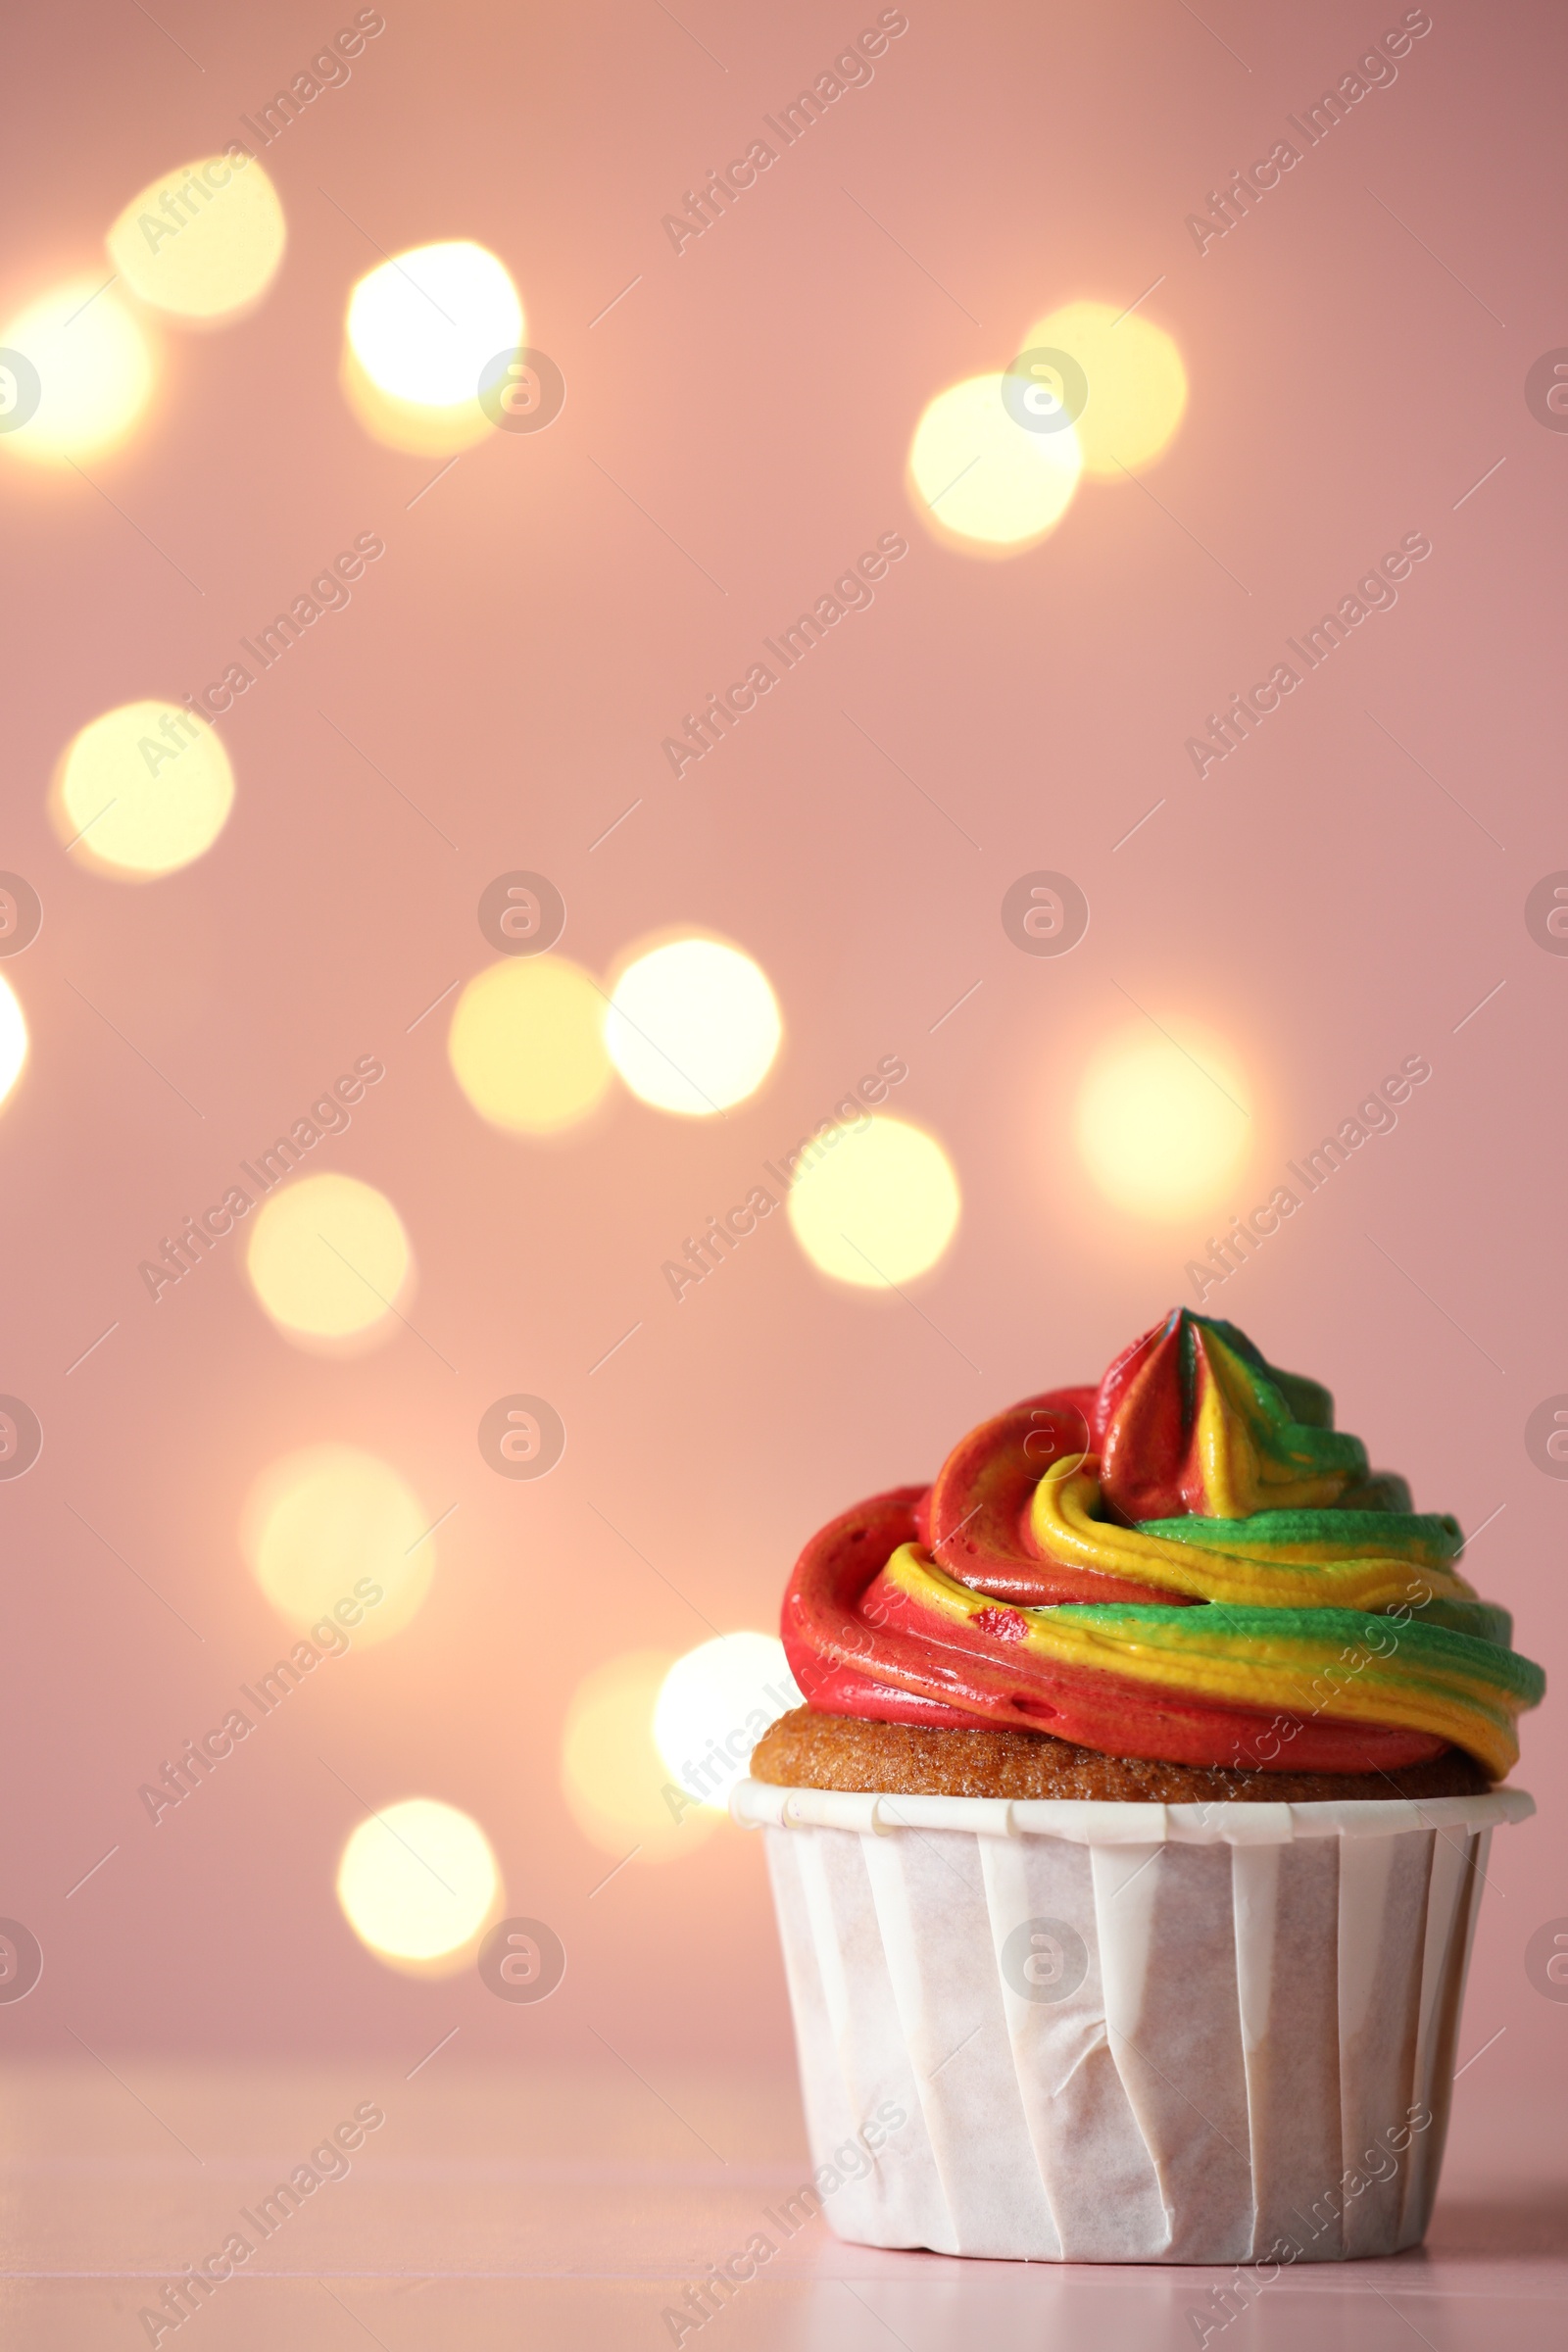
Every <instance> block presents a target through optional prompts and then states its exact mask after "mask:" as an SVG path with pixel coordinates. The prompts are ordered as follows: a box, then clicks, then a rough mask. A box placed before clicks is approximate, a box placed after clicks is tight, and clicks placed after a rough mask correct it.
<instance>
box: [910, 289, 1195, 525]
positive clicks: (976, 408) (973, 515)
mask: <svg viewBox="0 0 1568 2352" xmlns="http://www.w3.org/2000/svg"><path fill="white" fill-rule="evenodd" d="M1186 406H1187V371H1186V369H1185V368H1184V367H1183V366H1182V358H1181V353H1180V352H1179V351H1178V350H1177V348H1176V344H1175V342H1174V341H1173V339H1172V338H1171V336H1170V335H1168V334H1167V333H1166V332H1165V330H1164V328H1163V327H1159V326H1155V325H1154V324H1153V322H1152V320H1151V319H1145V318H1141V317H1139V316H1138V315H1137V313H1136V312H1134V311H1128V310H1125V309H1123V310H1115V309H1113V308H1112V307H1111V305H1110V304H1109V303H1105V302H1069V303H1063V304H1061V305H1060V306H1059V307H1058V308H1057V309H1055V310H1054V311H1051V312H1049V313H1048V314H1047V315H1046V316H1045V317H1044V318H1043V319H1036V321H1035V323H1034V324H1033V325H1032V326H1031V327H1030V328H1029V330H1028V332H1027V334H1026V335H1025V336H1024V339H1023V345H1022V347H1021V349H1020V351H1019V353H1018V355H1017V356H1016V358H1015V360H1014V362H1013V363H1012V365H1011V366H1010V367H1009V368H1008V369H1007V370H1006V372H1005V374H998V375H975V376H970V377H968V378H967V379H966V380H965V381H964V382H962V383H958V384H953V385H950V386H949V388H948V389H947V391H945V392H940V393H938V395H937V397H936V398H935V399H934V400H933V401H932V402H931V403H930V404H929V406H928V407H927V409H926V411H925V414H924V415H923V416H922V417H921V418H920V421H919V424H918V425H917V427H916V429H915V434H914V440H913V442H912V444H911V446H910V450H909V488H910V493H911V496H912V498H913V500H914V503H915V505H916V506H917V508H918V509H919V510H920V511H921V515H922V519H923V520H924V521H925V522H926V523H927V525H928V527H929V528H930V529H931V530H932V532H933V533H934V534H935V536H936V537H938V538H940V539H945V540H947V541H948V542H949V543H950V544H952V545H956V546H958V547H960V548H962V549H963V551H964V552H965V553H966V554H969V555H992V556H1005V555H1016V554H1018V553H1020V552H1022V551H1023V550H1024V549H1025V548H1030V547H1034V546H1037V545H1038V544H1039V542H1040V541H1041V540H1042V539H1044V538H1046V537H1047V536H1048V535H1049V534H1050V533H1051V532H1052V531H1053V530H1054V528H1055V526H1056V524H1057V523H1058V522H1059V521H1060V519H1061V517H1062V515H1064V514H1065V513H1066V511H1067V508H1068V506H1069V505H1070V504H1071V501H1072V497H1073V493H1074V491H1075V490H1076V488H1077V486H1078V481H1079V477H1080V475H1081V474H1082V473H1084V472H1088V473H1089V474H1091V475H1092V476H1095V477H1097V478H1099V479H1101V480H1103V481H1118V482H1119V481H1126V480H1127V479H1128V478H1129V476H1130V475H1132V474H1134V473H1136V472H1138V471H1139V469H1140V468H1141V467H1143V466H1148V465H1150V464H1152V462H1153V461H1154V460H1155V459H1156V458H1158V457H1159V456H1160V455H1161V453H1162V452H1163V451H1164V450H1165V449H1167V448H1168V447H1169V445H1170V443H1171V441H1172V440H1173V439H1174V437H1175V434H1176V430H1177V427H1178V426H1179V424H1180V423H1181V419H1182V415H1183V412H1184V411H1185V409H1186Z"/></svg>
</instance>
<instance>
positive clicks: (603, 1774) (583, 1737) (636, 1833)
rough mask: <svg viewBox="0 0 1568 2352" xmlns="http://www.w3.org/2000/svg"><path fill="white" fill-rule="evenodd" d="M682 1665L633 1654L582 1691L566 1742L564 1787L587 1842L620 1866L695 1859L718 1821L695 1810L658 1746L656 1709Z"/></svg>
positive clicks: (596, 1673)
mask: <svg viewBox="0 0 1568 2352" xmlns="http://www.w3.org/2000/svg"><path fill="white" fill-rule="evenodd" d="M674 1663H675V1661H674V1659H673V1658H672V1657H671V1656H670V1654H669V1652H668V1651H667V1650H662V1649H659V1650H631V1651H629V1652H627V1653H625V1654H624V1655H622V1656H620V1657H618V1658H609V1659H607V1660H606V1661H605V1663H604V1664H603V1665H601V1666H596V1667H595V1668H594V1669H593V1670H592V1672H591V1673H589V1674H588V1675H586V1676H585V1677H584V1678H583V1680H582V1681H581V1682H580V1683H579V1684H578V1686H577V1688H576V1690H575V1691H574V1692H573V1693H572V1697H571V1703H570V1705H569V1706H568V1708H567V1710H566V1721H565V1726H564V1730H563V1732H562V1738H561V1789H562V1793H563V1795H564V1797H565V1800H566V1805H567V1809H568V1810H569V1812H570V1814H571V1817H572V1819H573V1820H574V1821H575V1822H576V1824H577V1827H578V1828H579V1829H580V1830H581V1832H582V1834H583V1836H584V1837H585V1838H587V1839H588V1840H589V1842H590V1843H591V1844H593V1845H596V1846H597V1847H598V1848H599V1850H600V1852H601V1853H605V1854H609V1855H611V1856H612V1858H613V1860H615V1861H616V1862H619V1861H621V1860H623V1859H624V1858H626V1857H628V1856H630V1855H631V1854H632V1853H633V1851H634V1850H635V1854H636V1859H637V1860H638V1861H639V1862H669V1861H673V1860H674V1859H676V1858H677V1857H678V1856H679V1855H681V1854H687V1853H692V1852H694V1851H695V1850H696V1848H697V1846H698V1845H699V1844H700V1843H701V1842H702V1840H703V1839H704V1838H708V1837H710V1836H711V1834H712V1832H713V1830H714V1829H716V1827H717V1826H718V1818H719V1817H718V1815H717V1814H716V1813H714V1812H712V1811H711V1810H710V1809H709V1808H708V1807H706V1806H703V1805H694V1804H692V1803H691V1802H690V1801H689V1799H688V1797H687V1794H686V1791H685V1790H684V1789H682V1788H681V1787H680V1785H679V1782H678V1779H677V1776H676V1774H675V1773H673V1772H671V1771H670V1769H669V1767H668V1766H667V1765H666V1764H665V1762H664V1759H663V1758H662V1755H661V1754H660V1752H659V1749H658V1747H657V1745H656V1744H655V1740H654V1728H653V1727H654V1710H655V1708H656V1707H657V1705H658V1704H659V1698H660V1693H661V1691H662V1689H663V1687H664V1681H665V1678H666V1676H667V1675H668V1673H669V1671H670V1669H671V1667H672V1666H673V1665H674Z"/></svg>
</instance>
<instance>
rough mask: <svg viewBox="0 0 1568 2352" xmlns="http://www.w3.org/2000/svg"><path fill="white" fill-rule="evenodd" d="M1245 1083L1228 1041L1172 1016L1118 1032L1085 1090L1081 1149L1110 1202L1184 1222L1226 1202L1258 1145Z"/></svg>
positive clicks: (1097, 1059) (1092, 1068) (1079, 1121)
mask: <svg viewBox="0 0 1568 2352" xmlns="http://www.w3.org/2000/svg"><path fill="white" fill-rule="evenodd" d="M1250 1108H1251V1106H1250V1101H1249V1095H1248V1088H1247V1083H1246V1080H1245V1078H1244V1076H1243V1074H1242V1071H1241V1070H1240V1068H1239V1067H1238V1064H1237V1057H1236V1055H1235V1054H1233V1053H1232V1052H1231V1050H1230V1048H1229V1047H1228V1046H1227V1045H1226V1044H1225V1042H1224V1041H1223V1039H1221V1038H1218V1037H1215V1036H1214V1035H1213V1034H1212V1033H1211V1032H1209V1031H1207V1030H1206V1029H1202V1028H1201V1027H1199V1026H1197V1025H1196V1024H1194V1023H1193V1022H1190V1021H1187V1020H1184V1019H1182V1018H1180V1017H1177V1016H1171V1015H1168V1014H1165V1013H1163V1012H1162V1013H1161V1015H1160V1025H1159V1027H1157V1028H1156V1027H1155V1026H1154V1024H1153V1023H1152V1021H1141V1022H1139V1023H1138V1024H1137V1025H1136V1026H1131V1027H1128V1028H1125V1029H1120V1030H1117V1031H1116V1032H1115V1033H1114V1034H1113V1035H1112V1036H1110V1037H1109V1038H1107V1039H1106V1040H1105V1042H1104V1044H1103V1046H1102V1047H1101V1048H1100V1050H1099V1052H1098V1053H1097V1054H1095V1056H1094V1059H1093V1060H1092V1061H1091V1063H1090V1065H1089V1067H1088V1069H1087V1070H1086V1072H1085V1074H1084V1078H1083V1082H1082V1085H1081V1087H1080V1089H1079V1094H1078V1103H1077V1112H1076V1121H1075V1125H1076V1132H1077V1140H1078V1150H1079V1152H1080V1153H1081V1154H1082V1157H1083V1160H1084V1164H1085V1166H1086V1167H1087V1168H1088V1170H1089V1173H1090V1175H1091V1176H1092V1177H1093V1178H1094V1180H1095V1182H1096V1184H1098V1185H1099V1187H1100V1189H1101V1191H1102V1192H1103V1194H1104V1195H1105V1196H1106V1198H1107V1200H1110V1201H1114V1202H1115V1204H1116V1206H1117V1207H1118V1208H1123V1209H1126V1210H1128V1211H1129V1212H1130V1213H1131V1214H1132V1215H1134V1216H1139V1217H1152V1218H1177V1217H1185V1216H1188V1215H1190V1214H1191V1213H1192V1212H1193V1211H1194V1210H1195V1209H1200V1208H1205V1207H1208V1206H1210V1205H1212V1204H1216V1203H1218V1202H1219V1201H1220V1200H1221V1198H1222V1197H1223V1195H1224V1194H1225V1192H1226V1190H1227V1188H1228V1186H1229V1185H1230V1184H1231V1183H1232V1182H1233V1181H1234V1179H1235V1178H1236V1176H1237V1175H1238V1174H1239V1172H1240V1170H1241V1168H1242V1166H1243V1164H1244V1162H1245V1161H1246V1160H1247V1158H1248V1156H1249V1153H1250V1150H1251V1143H1252V1125H1251V1118H1250Z"/></svg>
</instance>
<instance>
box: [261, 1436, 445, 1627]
mask: <svg viewBox="0 0 1568 2352" xmlns="http://www.w3.org/2000/svg"><path fill="white" fill-rule="evenodd" d="M431 1517H432V1514H429V1513H427V1512H426V1511H425V1510H424V1508H423V1506H422V1505H421V1504H420V1502H419V1501H418V1500H417V1497H416V1495H414V1493H413V1491H412V1489H411V1488H410V1487H409V1486H408V1485H407V1483H406V1482H405V1481H404V1480H403V1479H402V1478H400V1477H399V1475H398V1473H397V1471H396V1470H394V1469H393V1467H392V1465H391V1463H390V1462H384V1461H383V1460H382V1459H381V1457H380V1456H379V1454H374V1453H368V1452H366V1451H365V1450H364V1449H363V1448H362V1447H360V1446H340V1445H323V1446H302V1447H301V1448H300V1449H299V1450H298V1451H297V1452H295V1453H289V1454H285V1455H284V1456H283V1457H282V1458H281V1460H279V1461H276V1462H273V1463H272V1464H271V1465H270V1468H269V1469H267V1470H265V1471H263V1473H262V1475H261V1476H260V1478H258V1479H257V1481H256V1483H255V1485H254V1486H253V1487H252V1488H251V1491H250V1494H249V1495H247V1497H246V1501H245V1507H244V1511H243V1513H242V1516H241V1521H240V1545H241V1549H242V1550H243V1552H244V1554H245V1558H246V1560H247V1561H248V1563H249V1565H250V1569H251V1573H252V1575H253V1576H254V1577H255V1579H256V1581H257V1583H258V1584H259V1585H260V1586H261V1588H262V1591H263V1592H264V1593H266V1595H267V1597H268V1599H269V1600H270V1602H271V1604H272V1606H273V1608H274V1609H276V1611H277V1612H278V1615H279V1616H280V1617H282V1618H284V1619H285V1620H286V1621H287V1623H288V1624H290V1625H291V1626H294V1627H296V1628H297V1629H298V1630H299V1631H300V1632H301V1633H303V1634H305V1635H306V1636H309V1635H310V1634H311V1630H312V1628H313V1627H319V1628H321V1629H323V1638H325V1645H326V1646H328V1647H330V1646H332V1643H331V1641H330V1639H329V1638H326V1637H327V1636H328V1629H329V1628H330V1626H331V1625H333V1624H336V1625H338V1626H340V1627H343V1628H344V1629H345V1630H346V1631H347V1632H348V1634H349V1637H350V1639H351V1641H352V1642H354V1643H355V1645H356V1646H359V1645H363V1644H364V1643H367V1642H384V1641H386V1640H387V1639H388V1637H389V1636H391V1635H392V1634H395V1633H399V1632H401V1630H402V1628H403V1627H404V1626H406V1625H407V1624H408V1623H409V1620H410V1619H411V1618H412V1617H413V1616H414V1615H415V1614H416V1612H417V1609H418V1607H419V1605H420V1603H421V1602H422V1601H423V1599H424V1596H425V1594H426V1593H427V1592H428V1591H429V1589H430V1579H431V1577H432V1575H433V1574H434V1572H435V1539H434V1537H433V1536H431V1535H430V1533H429V1532H428V1531H429V1528H430V1525H431Z"/></svg>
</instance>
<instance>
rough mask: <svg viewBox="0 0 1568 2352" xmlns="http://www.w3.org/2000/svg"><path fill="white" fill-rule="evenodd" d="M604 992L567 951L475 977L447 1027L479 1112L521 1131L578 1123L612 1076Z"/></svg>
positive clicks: (456, 1069)
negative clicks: (605, 1034)
mask: <svg viewBox="0 0 1568 2352" xmlns="http://www.w3.org/2000/svg"><path fill="white" fill-rule="evenodd" d="M604 1009H605V1000H604V996H603V994H602V992H601V991H600V990H599V988H597V987H596V985H595V984H594V982H593V981H592V980H591V979H590V978H589V976H588V974H587V973H586V972H585V971H583V970H582V968H581V966H580V965H578V964H575V963H573V962H571V961H570V959H569V958H568V957H567V956H549V955H546V956H509V957H507V958H506V959H505V960H504V961H502V962H500V963H493V964H491V965H490V966H489V967H488V969H486V970H485V971H482V972H479V973H477V974H476V975H475V977H474V978H473V979H472V980H470V981H469V982H468V985H467V987H466V989H465V990H464V992H463V994H462V996H461V997H460V998H459V999H458V1003H457V1009H456V1010H455V1011H454V1013H453V1015H452V1026H451V1028H450V1030H449V1031H448V1034H447V1054H448V1057H449V1059H450V1061H451V1063H452V1070H453V1075H454V1076H455V1077H456V1079H457V1081H458V1084H459V1085H460V1086H461V1087H462V1089H463V1091H464V1093H465V1094H466V1096H467V1098H468V1101H469V1102H470V1103H472V1104H473V1107H474V1109H475V1110H476V1111H477V1112H478V1113H479V1116H480V1117H481V1118H482V1119H488V1120H489V1122H490V1124H491V1125H492V1126H493V1127H504V1128H506V1129H508V1130H509V1131H510V1132H511V1133H513V1134H517V1135H550V1134H553V1133H555V1132H556V1131H557V1130H559V1129H561V1128H563V1127H570V1126H573V1125H574V1124H575V1123H576V1121H577V1120H579V1119H583V1118H586V1117H587V1115H588V1113H589V1112H590V1111H591V1110H592V1109H593V1108H594V1106H595V1104H596V1103H598V1102H599V1101H600V1099H601V1097H602V1096H603V1095H604V1093H605V1090H606V1088H607V1087H608V1086H609V1084H610V1077H611V1068H610V1056H609V1054H607V1052H606V1050H605V1040H604Z"/></svg>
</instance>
